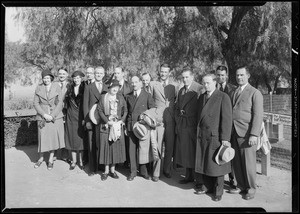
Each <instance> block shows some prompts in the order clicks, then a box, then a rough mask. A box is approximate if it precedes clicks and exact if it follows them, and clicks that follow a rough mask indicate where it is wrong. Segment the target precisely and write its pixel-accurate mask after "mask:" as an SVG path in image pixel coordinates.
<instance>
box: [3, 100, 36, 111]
mask: <svg viewBox="0 0 300 214" xmlns="http://www.w3.org/2000/svg"><path fill="white" fill-rule="evenodd" d="M23 109H33V101H32V100H28V99H17V100H11V101H5V105H4V111H6V110H23Z"/></svg>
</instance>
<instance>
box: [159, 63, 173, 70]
mask: <svg viewBox="0 0 300 214" xmlns="http://www.w3.org/2000/svg"><path fill="white" fill-rule="evenodd" d="M160 67H164V68H169V69H171V68H170V66H169V64H167V63H163V64H161V65H160Z"/></svg>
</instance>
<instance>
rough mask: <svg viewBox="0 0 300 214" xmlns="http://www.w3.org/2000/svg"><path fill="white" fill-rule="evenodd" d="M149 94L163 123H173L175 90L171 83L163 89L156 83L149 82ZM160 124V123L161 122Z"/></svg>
mask: <svg viewBox="0 0 300 214" xmlns="http://www.w3.org/2000/svg"><path fill="white" fill-rule="evenodd" d="M149 86H150V92H151V94H152V97H153V100H154V102H155V105H156V108H157V112H159V115H161V119H162V118H163V122H164V123H175V121H174V107H175V99H176V88H175V85H174V84H173V83H169V84H168V85H166V86H165V87H163V86H162V84H161V83H160V82H158V81H151V82H150V84H149ZM161 122H162V121H161Z"/></svg>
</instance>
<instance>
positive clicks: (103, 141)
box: [34, 64, 263, 201]
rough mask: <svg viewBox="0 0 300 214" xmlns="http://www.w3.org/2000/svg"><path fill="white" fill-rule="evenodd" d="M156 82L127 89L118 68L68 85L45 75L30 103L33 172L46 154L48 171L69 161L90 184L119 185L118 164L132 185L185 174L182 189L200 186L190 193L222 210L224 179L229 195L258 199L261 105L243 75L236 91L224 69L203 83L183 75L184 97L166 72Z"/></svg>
mask: <svg viewBox="0 0 300 214" xmlns="http://www.w3.org/2000/svg"><path fill="white" fill-rule="evenodd" d="M158 74H159V75H158V76H159V77H158V79H157V80H152V78H151V75H150V73H143V74H142V75H141V76H133V77H132V78H131V80H130V83H129V82H127V81H126V80H125V79H124V75H125V72H124V70H123V69H122V68H121V67H116V68H115V70H114V74H113V76H111V77H109V78H107V79H106V80H104V76H105V70H104V68H103V67H101V66H100V67H97V68H95V69H94V68H92V67H89V68H87V70H86V72H85V74H84V73H83V72H81V71H75V72H73V73H72V76H71V77H72V81H71V82H68V81H67V79H68V76H69V73H68V71H67V70H66V69H65V68H60V69H59V70H58V81H57V82H53V80H54V76H53V75H52V73H51V72H50V71H43V72H42V80H43V83H42V84H40V85H38V86H37V89H36V91H35V96H34V107H35V109H36V111H37V121H38V132H39V135H38V136H39V144H38V152H39V154H40V158H39V160H38V161H37V162H36V163H35V165H34V167H35V168H38V167H39V166H40V165H41V164H42V162H43V160H44V156H43V153H44V152H50V156H49V160H48V163H47V168H48V169H49V170H50V169H52V168H53V165H54V160H55V159H56V158H60V159H62V160H65V161H68V160H70V161H69V164H70V170H73V169H74V168H75V167H76V165H78V167H79V168H81V169H83V168H84V167H85V165H86V163H87V165H88V170H89V175H90V176H93V175H95V174H96V173H97V171H98V170H99V169H101V171H103V173H102V174H101V180H103V181H105V180H106V179H107V178H108V177H109V176H110V177H112V178H115V179H117V178H118V177H119V176H118V175H117V173H116V171H115V166H116V165H117V164H124V166H126V167H127V168H129V173H128V177H127V180H128V181H132V180H134V178H135V177H136V176H137V175H139V176H142V177H143V178H145V179H147V180H149V179H150V178H151V177H152V180H153V181H154V182H157V181H159V178H160V176H161V175H160V174H161V172H162V173H163V175H164V176H165V177H166V178H171V177H172V172H173V170H172V169H174V168H177V167H184V168H185V169H186V170H185V178H184V179H182V180H180V181H179V183H180V184H187V183H189V182H196V183H195V190H196V192H195V193H196V194H206V193H212V194H213V200H214V201H220V200H221V199H222V195H223V190H224V176H225V175H227V174H228V175H229V179H230V191H229V192H230V193H233V194H237V193H243V195H244V199H246V200H249V199H252V198H254V195H255V192H256V144H257V140H258V137H259V135H260V130H261V127H262V123H263V97H262V94H261V93H260V91H259V90H257V89H255V88H254V87H252V86H251V85H250V84H249V82H248V80H249V78H250V72H249V69H248V68H247V66H243V67H240V68H238V69H237V70H236V81H237V83H238V87H236V86H234V85H232V84H229V83H228V82H227V79H228V69H227V67H226V66H218V67H217V69H216V71H215V72H210V73H207V74H205V75H204V76H203V77H202V84H199V83H197V82H196V81H194V74H193V71H192V69H191V68H189V67H185V68H184V69H183V70H182V72H181V78H182V83H183V87H181V88H180V89H179V87H178V84H177V83H176V82H173V81H172V80H171V78H170V66H169V65H168V64H162V65H161V66H160V69H159V72H158ZM85 75H86V80H84V79H83V77H84V76H85ZM101 167H102V168H101Z"/></svg>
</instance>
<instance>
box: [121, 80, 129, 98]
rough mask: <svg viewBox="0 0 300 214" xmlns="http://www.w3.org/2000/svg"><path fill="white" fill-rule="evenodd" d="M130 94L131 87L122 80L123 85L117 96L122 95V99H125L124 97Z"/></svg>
mask: <svg viewBox="0 0 300 214" xmlns="http://www.w3.org/2000/svg"><path fill="white" fill-rule="evenodd" d="M130 92H132V88H131V85H130V84H129V83H128V82H127V81H126V80H124V84H123V87H122V88H121V89H119V92H118V93H119V94H122V95H123V97H124V98H126V96H127V95H128V94H129V93H130Z"/></svg>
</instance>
